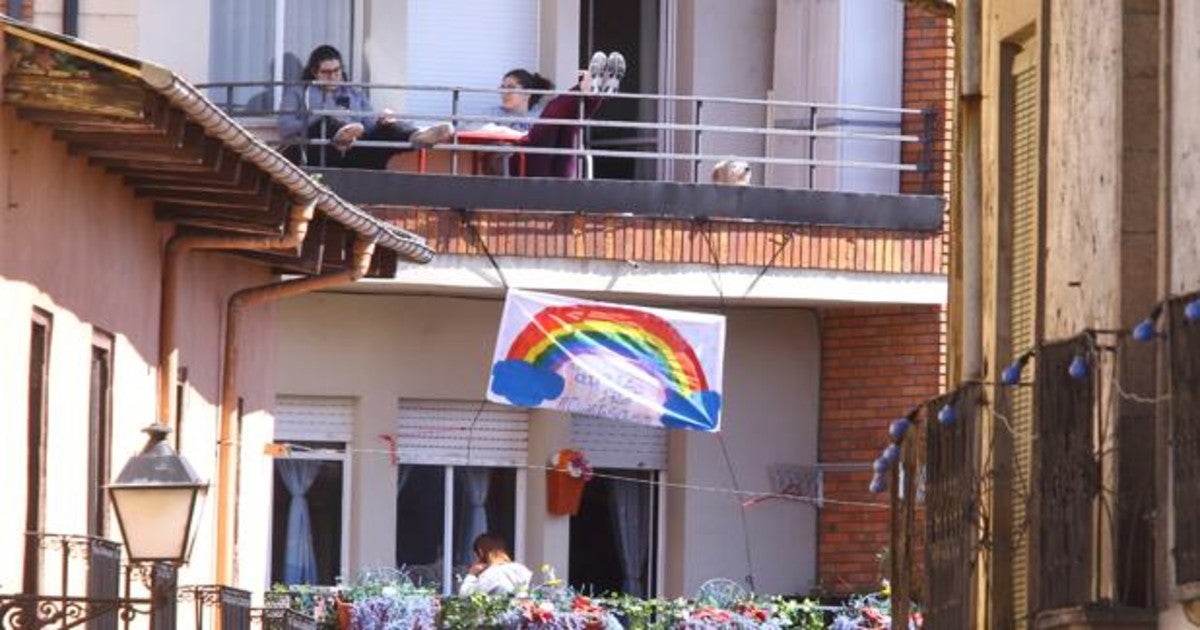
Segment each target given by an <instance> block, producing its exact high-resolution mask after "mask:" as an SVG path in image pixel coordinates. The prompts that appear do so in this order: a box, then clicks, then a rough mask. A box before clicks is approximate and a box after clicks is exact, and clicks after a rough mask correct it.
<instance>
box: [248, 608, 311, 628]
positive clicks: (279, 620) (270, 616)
mask: <svg viewBox="0 0 1200 630" xmlns="http://www.w3.org/2000/svg"><path fill="white" fill-rule="evenodd" d="M250 616H251V620H252V621H254V622H256V623H257V625H258V627H259V628H260V629H261V630H317V620H316V619H313V618H312V617H309V616H307V615H304V614H302V613H299V612H296V611H295V610H292V609H290V608H255V609H253V610H251V611H250Z"/></svg>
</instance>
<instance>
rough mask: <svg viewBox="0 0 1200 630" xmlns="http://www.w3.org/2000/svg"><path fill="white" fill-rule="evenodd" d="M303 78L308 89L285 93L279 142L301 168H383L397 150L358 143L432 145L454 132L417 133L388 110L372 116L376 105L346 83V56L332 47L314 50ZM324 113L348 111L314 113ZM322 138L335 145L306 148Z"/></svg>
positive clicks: (440, 128)
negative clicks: (373, 105) (311, 142)
mask: <svg viewBox="0 0 1200 630" xmlns="http://www.w3.org/2000/svg"><path fill="white" fill-rule="evenodd" d="M300 80H301V81H303V82H304V84H303V85H299V86H291V87H289V88H288V89H287V90H285V91H284V94H283V102H282V104H281V106H280V110H281V111H282V112H283V113H282V114H281V115H280V116H279V121H278V128H279V136H280V139H281V140H283V141H284V143H286V144H288V145H289V146H288V149H287V150H285V151H284V155H285V156H286V157H288V159H290V160H292V161H293V162H296V163H297V164H307V165H310V166H315V165H321V164H324V165H325V166H332V167H341V168H368V169H383V168H385V167H386V166H387V162H388V159H390V158H391V157H392V155H393V154H394V153H396V152H397V151H398V149H393V148H389V147H364V146H355V142H356V141H358V140H377V141H391V142H411V143H412V144H414V145H417V146H430V145H433V144H436V143H438V142H445V141H447V140H449V139H450V137H451V136H452V135H453V133H454V127H453V126H452V125H450V123H438V124H435V125H432V126H430V127H426V128H424V129H417V128H416V127H414V126H412V125H411V124H409V123H407V122H404V121H401V120H398V119H396V118H395V117H394V116H392V115H391V114H390V112H388V111H386V110H385V111H384V112H383V114H382V115H381V116H376V115H374V114H372V113H371V112H372V111H373V110H372V107H371V103H370V101H368V100H367V97H366V95H365V94H363V92H362V90H360V89H358V88H356V87H352V86H349V85H346V83H345V81H346V75H345V70H344V68H343V65H342V54H341V53H340V52H338V50H337V49H336V48H334V47H333V46H329V45H321V46H317V47H316V48H315V49H313V51H312V53H311V54H310V55H309V56H308V63H307V64H306V65H305V66H304V72H303V73H302V74H301V76H300ZM322 110H341V111H344V112H345V113H344V114H336V115H328V114H323V115H319V114H314V113H313V112H319V111H322ZM320 138H328V139H329V140H330V144H327V145H307V146H306V141H307V140H312V139H320Z"/></svg>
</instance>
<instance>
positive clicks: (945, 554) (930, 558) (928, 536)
mask: <svg viewBox="0 0 1200 630" xmlns="http://www.w3.org/2000/svg"><path fill="white" fill-rule="evenodd" d="M981 402H982V388H981V387H980V386H979V385H978V384H975V383H971V384H967V385H964V386H963V387H961V388H959V389H958V390H955V391H953V392H950V393H948V394H946V395H944V396H941V397H939V398H935V399H933V400H932V401H930V402H929V403H928V404H926V405H925V418H926V421H925V462H924V466H925V471H926V488H927V490H926V495H925V501H926V503H925V575H926V585H925V592H926V599H925V624H926V625H925V627H926V628H931V629H934V630H936V629H939V628H969V627H971V617H970V615H971V578H972V575H973V571H974V568H975V565H976V560H977V558H978V556H977V543H976V540H977V537H978V533H977V531H976V524H977V521H978V517H979V515H978V510H979V462H978V461H977V458H976V455H975V440H976V431H977V429H976V426H977V424H978V417H979V408H980V404H981Z"/></svg>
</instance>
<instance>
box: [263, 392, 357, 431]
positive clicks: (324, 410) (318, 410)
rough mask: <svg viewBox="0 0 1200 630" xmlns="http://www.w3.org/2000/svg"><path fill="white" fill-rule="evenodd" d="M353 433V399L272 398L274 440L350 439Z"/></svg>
mask: <svg viewBox="0 0 1200 630" xmlns="http://www.w3.org/2000/svg"><path fill="white" fill-rule="evenodd" d="M353 435H354V400H353V399H349V398H323V397H313V396H280V397H279V398H277V399H276V401H275V439H276V440H280V441H285V442H286V441H290V440H297V441H312V442H350V441H351V438H352V436H353Z"/></svg>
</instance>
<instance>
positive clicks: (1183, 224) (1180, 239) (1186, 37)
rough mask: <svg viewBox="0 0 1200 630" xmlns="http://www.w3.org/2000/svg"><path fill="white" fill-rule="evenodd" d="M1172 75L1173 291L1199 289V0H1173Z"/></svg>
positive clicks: (1171, 205) (1181, 291) (1182, 291)
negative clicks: (1197, 1)
mask: <svg viewBox="0 0 1200 630" xmlns="http://www.w3.org/2000/svg"><path fill="white" fill-rule="evenodd" d="M1174 5H1175V32H1174V47H1175V50H1174V55H1173V58H1172V60H1171V67H1172V70H1173V71H1174V76H1172V78H1171V81H1172V85H1173V90H1172V95H1173V96H1174V102H1173V103H1172V104H1171V111H1172V114H1173V118H1172V123H1171V125H1172V126H1171V143H1172V144H1171V184H1172V186H1171V200H1170V202H1171V203H1170V207H1171V220H1172V225H1171V228H1172V235H1173V238H1172V244H1171V259H1172V260H1171V292H1172V293H1184V292H1188V291H1195V290H1197V289H1200V247H1197V240H1198V237H1200V115H1197V112H1200V94H1198V93H1197V91H1196V89H1195V86H1196V85H1197V84H1198V82H1200V4H1198V3H1195V2H1187V1H1180V0H1177V1H1176V2H1175V3H1174Z"/></svg>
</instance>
